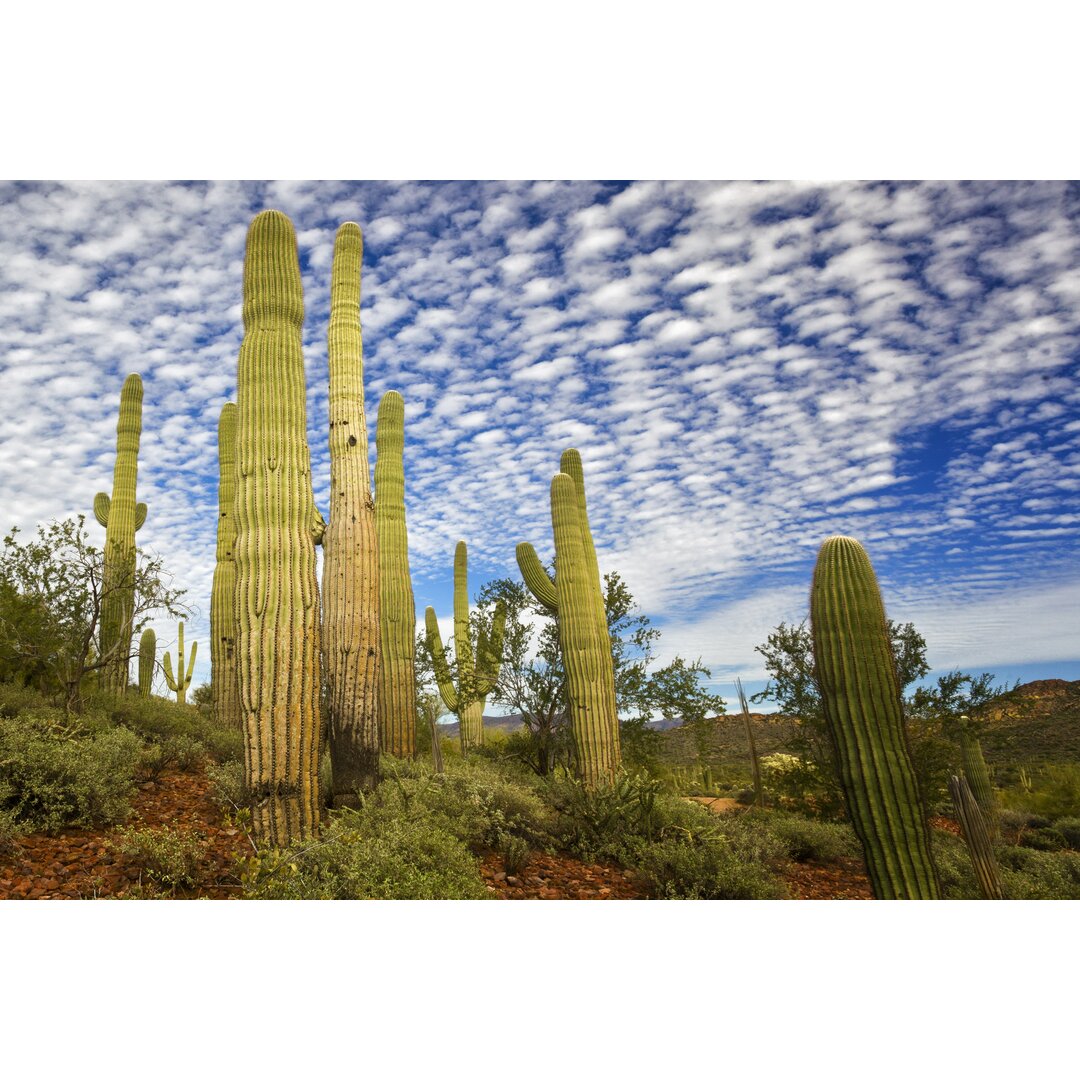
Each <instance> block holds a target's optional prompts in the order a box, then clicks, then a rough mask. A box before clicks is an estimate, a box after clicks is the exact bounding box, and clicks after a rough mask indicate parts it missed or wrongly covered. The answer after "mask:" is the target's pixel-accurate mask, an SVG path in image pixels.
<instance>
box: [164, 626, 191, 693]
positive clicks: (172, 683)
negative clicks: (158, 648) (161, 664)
mask: <svg viewBox="0 0 1080 1080" xmlns="http://www.w3.org/2000/svg"><path fill="white" fill-rule="evenodd" d="M198 648H199V643H198V642H197V641H196V642H195V644H194V645H192V646H191V659H190V660H189V661H188V666H187V674H185V673H184V624H183V623H181V624H180V628H179V630H178V631H177V635H176V676H175V677H174V676H173V670H172V657H170V656H169V654H168V653H166V654H165V683H166V685H167V686H168V687H169V689H170V690H171V691H172V692H173V693H174V694H175V695H176V700H177V702H178V703H179V704H180V705H183V704H184V700H185V698H186V697H187V689H188V687H189V686H190V685H191V673H192V672H193V671H194V670H195V653H196V652H197V651H198Z"/></svg>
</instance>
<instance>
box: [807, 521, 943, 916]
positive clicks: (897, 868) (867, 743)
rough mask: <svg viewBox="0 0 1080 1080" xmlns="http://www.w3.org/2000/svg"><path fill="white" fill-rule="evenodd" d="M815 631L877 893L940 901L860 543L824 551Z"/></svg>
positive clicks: (882, 625) (877, 603) (833, 725)
mask: <svg viewBox="0 0 1080 1080" xmlns="http://www.w3.org/2000/svg"><path fill="white" fill-rule="evenodd" d="M810 624H811V632H812V636H813V642H814V664H815V673H816V678H817V683H818V688H819V690H820V691H821V700H822V706H823V710H824V714H825V722H826V725H827V727H828V729H829V734H830V737H831V739H832V743H833V747H834V749H835V752H836V765H837V769H838V773H839V779H840V783H841V786H842V788H843V790H844V797H845V800H846V802H847V808H848V814H849V816H850V817H851V823H852V825H853V826H854V829H855V832H856V834H857V835H858V837H859V840H860V841H861V842H862V846H863V851H864V853H865V856H866V868H867V871H868V874H869V877H870V882H871V886H872V888H873V891H874V895H875V897H877V898H878V899H879V900H936V899H939V898H940V887H939V885H938V879H937V873H936V871H935V869H934V864H933V861H932V859H931V855H930V834H929V829H928V828H927V824H926V819H925V816H924V813H923V809H922V805H921V803H920V800H919V790H918V785H917V783H916V780H915V769H914V766H913V765H912V761H911V751H910V748H909V746H908V738H907V731H906V729H905V727H904V716H903V706H902V703H901V698H900V684H899V680H898V679H897V675H896V663H895V661H894V659H893V654H892V649H891V645H890V638H889V631H888V627H887V624H886V621H885V608H884V605H883V604H882V601H881V593H880V591H879V590H878V584H877V579H876V578H875V576H874V569H873V566H871V564H870V558H869V556H868V555H867V554H866V552H865V551H864V550H863V547H862V545H861V544H859V543H858V542H857V541H855V540H851V539H849V538H848V537H845V536H833V537H830V538H829V539H827V540H826V541H825V542H824V543H823V544H822V545H821V550H820V552H819V553H818V559H817V565H816V567H815V568H814V579H813V585H812V587H811V591H810Z"/></svg>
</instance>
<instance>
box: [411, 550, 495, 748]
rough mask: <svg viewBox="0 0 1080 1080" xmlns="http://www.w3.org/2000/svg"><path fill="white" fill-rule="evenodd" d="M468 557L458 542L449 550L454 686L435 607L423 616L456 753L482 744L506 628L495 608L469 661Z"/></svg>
mask: <svg viewBox="0 0 1080 1080" xmlns="http://www.w3.org/2000/svg"><path fill="white" fill-rule="evenodd" d="M468 560H469V556H468V551H467V550H466V547H465V541H464V540H459V541H458V545H457V549H456V550H455V552H454V661H455V666H456V668H457V685H456V686H455V685H454V680H453V675H452V673H451V671H450V665H449V664H448V663H447V661H446V654H445V653H444V652H443V645H442V637H441V635H440V634H439V620H438V619H436V617H435V609H434V608H430V607H429V608H428V609H427V611H426V612H425V620H426V624H427V643H428V649H429V651H430V652H431V659H432V663H433V664H434V667H435V681H436V682H437V683H438V685H439V693H440V694H441V695H442V699H443V702H444V703H445V705H446V707H447V708H448V709H449V710H450V711H451V712H452V713H457V717H458V721H459V732H460V738H461V750H462V753H468V752H469V751H470V750H472V749H473V748H475V747H477V746H482V745H483V744H484V699H485V698H486V697H487V696H488V694H490V693H491V691H492V689H493V688H494V686H495V683H496V682H497V681H498V679H499V668H500V667H501V665H502V642H503V630H504V628H505V626H506V607H505V605H504V604H503V603H502V601H499V603H498V604H496V605H495V619H494V622H493V624H492V628H491V636H490V638H489V637H488V636H487V635H486V634H484V633H481V634H480V635H479V636H478V638H477V641H476V651H475V657H474V652H473V643H472V635H471V633H470V630H469V582H468V574H469V561H468Z"/></svg>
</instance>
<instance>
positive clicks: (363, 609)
mask: <svg viewBox="0 0 1080 1080" xmlns="http://www.w3.org/2000/svg"><path fill="white" fill-rule="evenodd" d="M362 257H363V239H362V237H361V234H360V227H359V225H356V224H355V223H353V222H351V221H349V222H346V223H345V224H344V225H342V226H341V228H340V229H338V232H337V238H336V239H335V241H334V264H333V270H332V272H331V284H330V329H329V335H328V352H329V359H330V521H329V523H328V525H327V527H326V532H325V534H324V535H323V605H324V610H323V650H324V656H325V659H326V680H327V685H328V689H329V709H328V716H327V735H328V741H329V744H330V760H331V764H332V766H333V777H334V795H333V802H334V805H335V806H343V805H355V804H356V803H357V802H358V797H357V792H358V791H360V790H366V789H370V788H373V787H374V786H375V785H376V784H377V783H378V782H379V716H378V709H377V703H376V695H377V690H378V685H377V679H378V670H379V582H378V574H379V562H378V553H377V550H376V538H375V504H374V502H373V501H372V498H371V475H370V472H369V471H368V437H367V423H366V422H365V420H364V361H363V345H362V341H361V334H360V263H361V259H362Z"/></svg>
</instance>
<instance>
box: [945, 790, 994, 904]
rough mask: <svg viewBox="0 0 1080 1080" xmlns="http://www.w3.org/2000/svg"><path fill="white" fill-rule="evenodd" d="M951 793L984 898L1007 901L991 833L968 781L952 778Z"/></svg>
mask: <svg viewBox="0 0 1080 1080" xmlns="http://www.w3.org/2000/svg"><path fill="white" fill-rule="evenodd" d="M949 794H950V795H951V796H952V802H953V809H954V811H955V812H956V820H957V821H959V822H960V831H961V832H962V833H963V834H964V843H965V844H967V849H968V854H969V855H970V856H971V865H972V866H973V867H974V868H975V876H976V878H978V880H979V890H980V891H981V892H982V894H983V899H984V900H1004V899H1005V892H1004V890H1003V889H1002V886H1001V874H1000V872H999V871H998V864H997V858H996V857H995V855H994V845H993V843H992V842H991V840H990V832H989V830H988V829H987V827H986V822H985V821H984V820H983V815H982V811H980V809H979V804H978V802H977V801H976V799H975V796H974V795H973V794H972V792H971V788H970V787H969V786H968V782H967V780H965V779H964V778H963V777H960V776H951V777H949Z"/></svg>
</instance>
